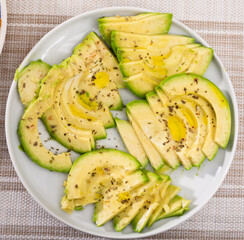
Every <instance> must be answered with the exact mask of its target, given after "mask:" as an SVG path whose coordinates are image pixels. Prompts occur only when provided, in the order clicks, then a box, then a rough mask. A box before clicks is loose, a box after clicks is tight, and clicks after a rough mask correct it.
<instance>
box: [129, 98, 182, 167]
mask: <svg viewBox="0 0 244 240" xmlns="http://www.w3.org/2000/svg"><path fill="white" fill-rule="evenodd" d="M126 111H127V112H128V113H129V114H130V115H131V116H132V118H133V119H134V120H135V121H136V123H137V124H138V125H139V126H140V127H141V129H142V131H143V132H144V133H145V135H146V136H147V138H148V139H149V140H150V141H151V142H152V144H153V145H154V147H155V148H156V149H157V151H158V152H159V154H160V155H161V156H162V158H163V159H164V161H165V162H166V163H167V165H169V166H170V167H171V168H173V169H176V168H177V167H178V166H179V164H180V162H179V160H178V157H177V155H176V153H175V151H173V149H171V147H172V146H171V143H170V142H169V141H168V134H167V132H166V131H164V130H165V129H167V126H166V124H165V122H163V123H160V122H159V121H158V120H157V118H156V117H155V116H154V114H153V112H152V110H151V108H150V106H149V104H148V103H147V102H146V101H144V100H134V101H132V102H130V103H128V104H127V109H126Z"/></svg>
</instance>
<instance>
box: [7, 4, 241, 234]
mask: <svg viewBox="0 0 244 240" xmlns="http://www.w3.org/2000/svg"><path fill="white" fill-rule="evenodd" d="M118 10H123V11H124V10H131V11H139V12H155V11H154V10H150V9H146V8H138V7H104V8H99V9H94V10H92V11H87V12H84V13H81V14H79V15H76V16H74V17H72V18H69V19H68V20H66V21H64V22H62V23H61V24H59V25H57V26H56V27H54V28H53V29H51V30H50V31H49V32H48V33H46V34H45V35H44V36H43V37H42V38H41V39H40V40H39V41H38V42H37V43H36V44H35V45H34V47H33V48H32V49H31V50H30V52H29V53H28V54H27V55H26V57H25V58H24V60H23V61H22V63H21V64H20V69H21V68H22V67H23V65H25V62H27V61H28V59H29V57H30V56H31V54H32V52H34V51H35V49H36V48H37V47H38V45H39V43H40V42H41V41H44V40H45V39H46V38H48V37H49V35H51V34H52V33H53V32H55V31H57V30H59V29H60V28H62V27H63V26H65V25H66V24H69V22H72V21H74V20H76V19H78V18H80V17H85V16H87V15H90V14H94V13H97V12H99V13H100V12H101V11H118ZM173 22H175V23H176V24H178V25H179V26H180V27H182V28H183V29H185V30H187V31H188V32H190V33H191V34H192V35H193V36H194V37H195V36H197V38H199V39H201V41H202V43H203V44H204V45H205V46H207V47H209V45H208V44H207V42H206V41H205V40H204V39H202V37H201V36H200V35H198V34H197V33H196V32H195V31H194V30H193V29H191V28H190V27H188V26H186V25H185V24H184V23H182V22H180V21H179V20H177V19H176V18H175V17H173ZM214 57H215V59H216V60H217V62H218V64H219V65H220V67H221V69H222V72H223V74H224V76H225V78H226V80H227V82H229V83H230V92H232V93H233V96H230V98H231V99H232V101H233V113H234V119H233V120H234V121H233V124H234V127H235V128H234V139H233V145H232V151H231V160H230V161H229V162H228V164H227V166H226V168H225V169H224V170H223V174H222V175H220V177H219V180H218V183H217V184H216V185H215V187H214V190H213V191H212V193H211V194H210V195H209V197H208V198H207V199H206V200H205V201H203V203H202V204H200V205H198V206H196V207H195V208H194V209H192V210H191V211H189V212H188V214H187V215H183V216H181V218H180V219H179V218H178V221H176V222H174V223H172V224H171V225H169V226H167V227H165V228H164V229H162V228H163V226H161V227H159V228H157V229H154V230H153V231H151V232H145V233H129V234H125V235H118V236H113V237H109V236H108V234H109V233H97V232H91V231H90V230H86V229H82V230H81V229H79V228H78V227H76V226H73V225H72V224H70V223H69V222H68V221H66V220H65V219H63V218H62V217H59V216H57V215H56V214H55V213H54V212H53V211H52V209H50V208H49V207H47V206H45V204H43V203H42V202H41V200H39V199H38V197H36V196H35V194H34V193H33V191H32V189H31V187H29V185H28V182H26V181H25V180H24V177H23V174H22V173H21V171H20V170H19V168H18V166H17V164H16V158H15V154H14V151H13V149H12V146H11V138H10V132H11V131H10V126H9V124H8V122H9V118H10V114H9V105H10V97H9V96H11V95H12V94H13V91H14V90H15V89H14V87H13V85H14V83H15V80H13V81H12V84H11V86H10V90H9V93H8V98H7V104H6V110H5V135H6V143H7V147H8V151H9V155H10V159H11V161H12V164H13V166H14V169H15V171H16V173H17V175H18V177H19V179H20V180H21V182H22V184H23V185H24V187H25V188H26V190H27V192H28V193H29V194H30V195H31V196H32V198H33V199H34V200H35V201H36V202H37V203H38V204H39V205H40V206H41V207H42V208H43V209H44V210H45V211H46V212H47V213H48V214H50V215H51V216H52V217H54V218H56V219H58V220H59V221H61V222H62V223H65V224H66V225H68V226H70V227H72V228H74V229H77V230H79V231H81V232H85V233H89V234H91V235H95V236H99V237H106V238H114V239H134V238H138V237H148V236H153V235H156V234H159V233H162V232H165V231H167V230H169V229H171V228H174V227H176V226H177V225H179V224H181V223H183V222H184V221H185V220H187V219H189V218H191V217H192V216H193V215H194V214H196V213H197V212H198V211H199V210H200V209H202V208H203V207H204V206H205V205H206V204H207V203H208V201H209V200H210V199H211V198H212V197H213V195H214V194H215V193H216V192H217V190H218V189H219V187H220V186H221V184H222V183H223V181H224V179H225V177H226V175H227V173H228V171H229V169H230V166H231V163H232V161H233V159H234V157H235V152H236V147H237V141H238V136H239V112H238V104H237V99H236V94H235V90H234V88H233V84H232V82H231V80H230V78H229V76H228V74H227V72H226V71H225V70H224V69H225V68H224V65H223V63H222V61H221V60H220V59H219V57H218V56H217V55H216V54H215V53H214ZM94 227H95V225H94Z"/></svg>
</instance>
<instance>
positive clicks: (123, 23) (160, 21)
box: [98, 13, 172, 45]
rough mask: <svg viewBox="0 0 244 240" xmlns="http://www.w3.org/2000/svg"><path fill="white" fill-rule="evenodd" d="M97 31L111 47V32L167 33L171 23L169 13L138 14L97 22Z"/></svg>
mask: <svg viewBox="0 0 244 240" xmlns="http://www.w3.org/2000/svg"><path fill="white" fill-rule="evenodd" d="M98 22H99V31H100V33H101V35H102V37H103V38H104V39H105V41H106V42H107V43H108V44H109V45H111V31H112V30H119V31H124V32H130V33H144V34H158V33H167V32H168V31H169V29H170V26H171V22H172V14H170V13H154V14H152V13H151V14H148V13H146V14H140V15H138V16H131V17H123V18H121V17H120V19H119V21H118V19H115V18H112V19H111V18H110V19H109V17H107V18H103V20H101V21H100V20H98Z"/></svg>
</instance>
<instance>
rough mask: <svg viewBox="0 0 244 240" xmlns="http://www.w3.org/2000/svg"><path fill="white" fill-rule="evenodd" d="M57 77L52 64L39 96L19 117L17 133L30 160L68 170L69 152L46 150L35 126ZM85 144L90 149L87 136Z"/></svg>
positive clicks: (51, 93) (47, 101)
mask: <svg viewBox="0 0 244 240" xmlns="http://www.w3.org/2000/svg"><path fill="white" fill-rule="evenodd" d="M57 79H60V73H59V71H58V67H57V66H53V68H52V69H51V70H50V71H49V72H48V74H47V76H46V77H45V78H44V79H43V81H42V85H41V89H40V92H39V97H38V98H37V99H35V100H33V101H32V103H31V104H30V105H29V106H28V107H27V108H26V110H25V112H24V115H23V116H22V117H21V119H20V121H19V126H18V135H19V139H20V143H21V145H22V147H23V149H24V151H25V153H26V154H27V155H28V156H29V158H30V159H31V160H32V161H34V162H35V163H37V164H38V165H40V166H41V167H44V168H47V169H49V170H53V171H58V172H68V171H69V170H70V168H71V165H72V162H71V160H70V156H69V153H62V154H58V155H55V154H53V153H52V152H50V151H49V150H47V149H46V148H45V147H44V146H43V144H42V142H41V139H40V136H39V132H38V128H37V121H38V119H39V118H41V116H42V115H43V113H44V112H46V111H47V110H48V109H49V108H50V107H51V102H50V98H51V97H52V95H53V92H54V83H55V82H56V81H57ZM47 93H48V94H47ZM87 145H89V148H90V149H91V145H90V141H89V138H87Z"/></svg>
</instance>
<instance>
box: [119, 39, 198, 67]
mask: <svg viewBox="0 0 244 240" xmlns="http://www.w3.org/2000/svg"><path fill="white" fill-rule="evenodd" d="M200 46H201V44H197V43H192V44H187V45H179V46H173V47H172V48H171V49H170V50H169V53H168V54H161V55H160V52H159V51H160V50H159V51H158V49H155V51H149V50H148V49H147V48H127V47H125V48H118V49H117V58H118V60H119V62H125V63H126V62H131V61H138V60H148V61H149V60H150V58H152V57H158V56H160V57H164V58H165V60H166V61H168V60H167V58H169V60H170V59H172V60H171V61H173V62H177V60H178V61H180V59H181V57H182V54H179V51H178V50H180V51H181V52H182V51H184V50H185V48H191V49H193V48H196V47H200ZM150 50H151V49H150ZM171 61H170V62H171Z"/></svg>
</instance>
